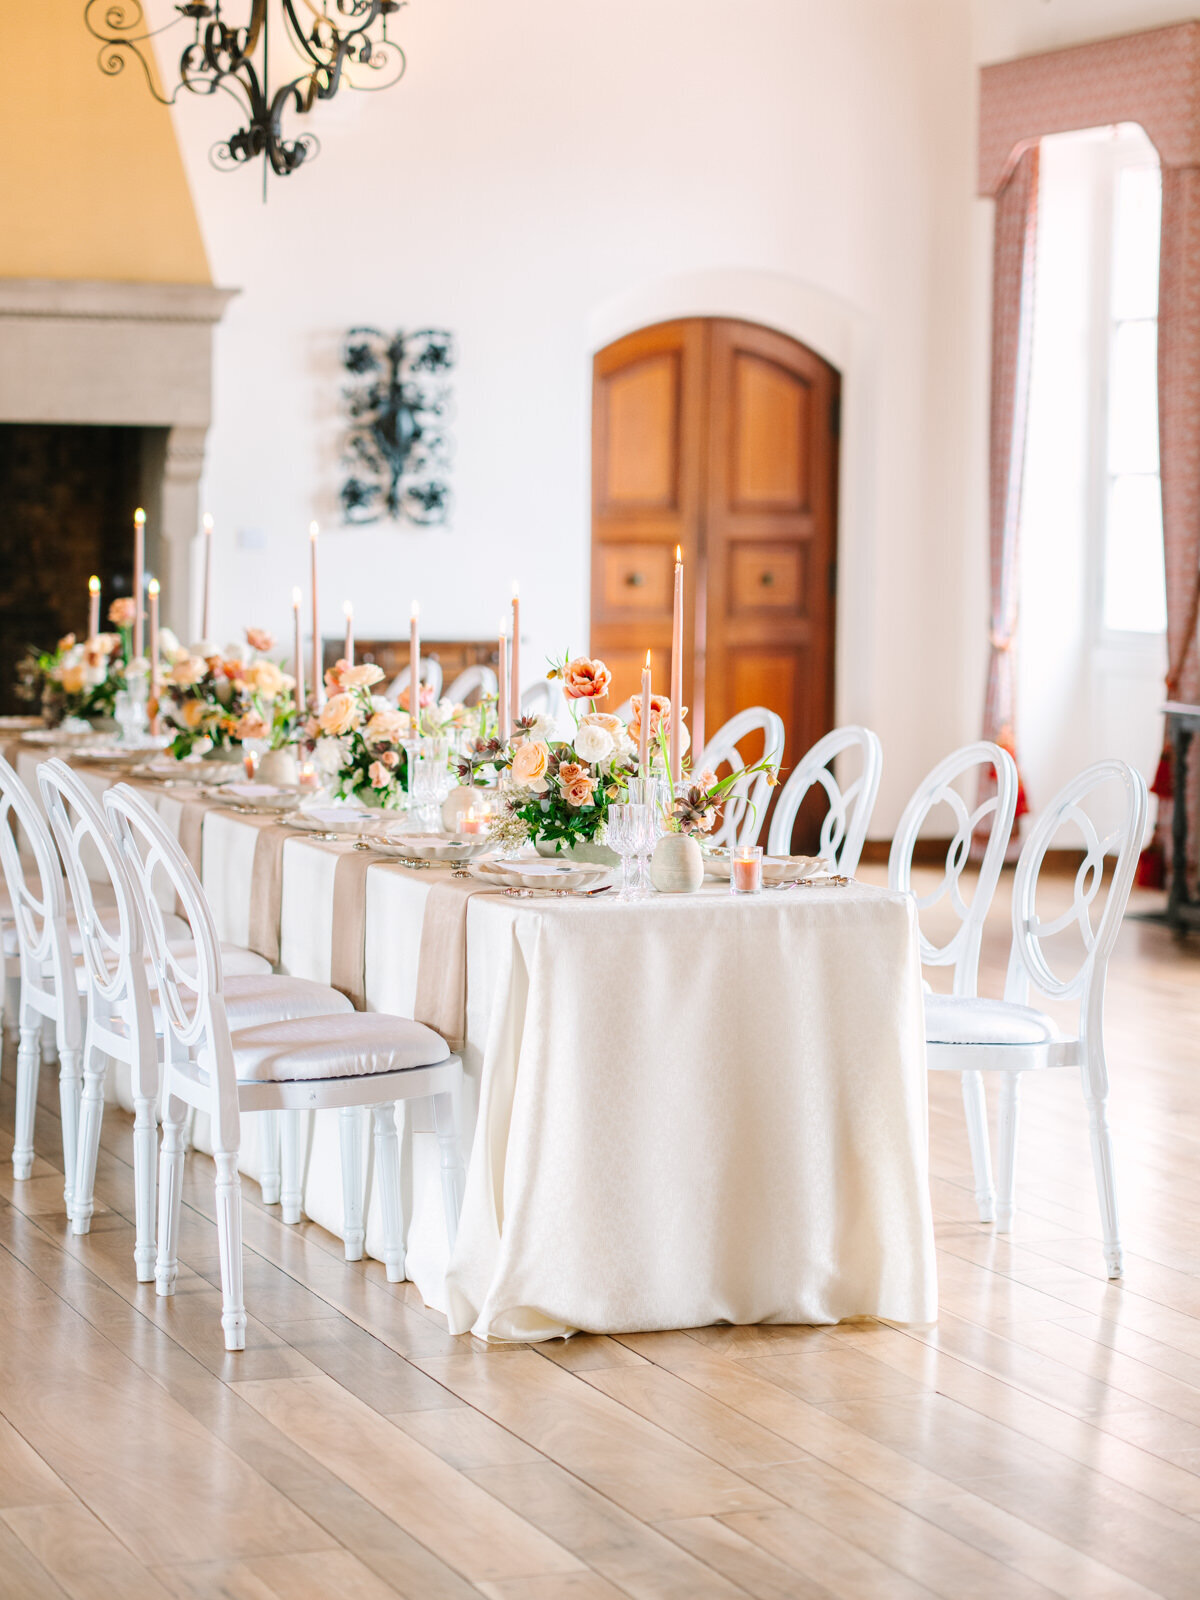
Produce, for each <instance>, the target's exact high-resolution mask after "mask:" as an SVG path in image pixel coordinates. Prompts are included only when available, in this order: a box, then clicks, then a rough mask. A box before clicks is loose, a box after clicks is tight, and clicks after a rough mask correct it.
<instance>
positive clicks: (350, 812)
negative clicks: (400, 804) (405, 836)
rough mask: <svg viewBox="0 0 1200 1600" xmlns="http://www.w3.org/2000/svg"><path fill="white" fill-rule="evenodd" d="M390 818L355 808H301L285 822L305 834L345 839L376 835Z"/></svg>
mask: <svg viewBox="0 0 1200 1600" xmlns="http://www.w3.org/2000/svg"><path fill="white" fill-rule="evenodd" d="M390 820H391V819H390V818H384V817H381V816H380V814H379V812H378V811H368V810H367V809H366V807H365V806H364V807H362V808H361V809H360V808H358V807H355V806H302V807H301V808H300V810H299V811H293V812H292V813H291V815H290V816H289V817H288V818H287V822H288V823H289V825H290V826H291V827H293V828H302V829H304V830H305V831H306V832H307V833H341V834H345V836H346V838H347V839H351V838H357V837H359V836H360V835H362V834H366V833H378V832H379V830H380V828H381V827H385V826H387V823H388V822H389V821H390Z"/></svg>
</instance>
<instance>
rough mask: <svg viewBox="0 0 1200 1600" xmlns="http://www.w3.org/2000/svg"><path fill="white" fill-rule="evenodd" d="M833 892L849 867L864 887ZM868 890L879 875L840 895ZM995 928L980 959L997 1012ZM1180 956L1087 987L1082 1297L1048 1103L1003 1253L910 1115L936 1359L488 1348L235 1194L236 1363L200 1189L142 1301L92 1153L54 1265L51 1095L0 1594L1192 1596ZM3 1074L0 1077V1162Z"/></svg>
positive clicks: (1067, 1181)
mask: <svg viewBox="0 0 1200 1600" xmlns="http://www.w3.org/2000/svg"><path fill="white" fill-rule="evenodd" d="M866 875H868V874H866V873H864V876H866ZM869 875H871V876H878V873H875V872H872V873H870V874H869ZM1006 948H1007V935H1006V930H1005V924H1004V910H1003V907H1002V906H998V908H997V911H996V912H995V913H994V915H993V919H992V925H991V928H990V929H989V938H988V946H987V952H986V956H985V987H987V988H988V989H989V990H990V992H997V991H998V988H999V985H1000V983H1001V981H1002V973H1003V964H1004V959H1005V954H1006ZM1198 1040H1200V940H1197V941H1194V942H1193V943H1192V944H1191V946H1190V947H1189V946H1180V945H1178V944H1176V943H1175V942H1174V941H1172V940H1171V938H1170V937H1169V936H1168V935H1167V934H1166V933H1165V932H1164V931H1163V930H1161V929H1160V928H1157V927H1153V926H1150V925H1147V924H1139V923H1136V922H1129V923H1127V925H1126V928H1125V930H1124V932H1123V934H1122V938H1121V943H1120V947H1119V949H1118V953H1117V956H1116V959H1115V962H1114V966H1113V971H1112V980H1111V986H1110V1006H1109V1047H1110V1056H1111V1061H1112V1067H1113V1080H1114V1090H1113V1117H1114V1126H1115V1131H1116V1135H1117V1140H1118V1145H1117V1155H1118V1161H1119V1179H1120V1184H1121V1199H1122V1204H1123V1210H1124V1231H1125V1238H1126V1246H1127V1262H1128V1267H1127V1276H1126V1278H1125V1280H1124V1282H1123V1283H1122V1284H1121V1285H1119V1286H1117V1285H1112V1284H1109V1283H1107V1282H1106V1281H1105V1279H1104V1277H1103V1275H1102V1265H1101V1256H1100V1250H1099V1244H1098V1238H1097V1219H1096V1207H1095V1201H1094V1198H1093V1193H1092V1188H1091V1175H1090V1169H1089V1164H1088V1156H1087V1146H1086V1135H1085V1127H1084V1120H1083V1113H1082V1108H1081V1104H1080V1097H1079V1093H1078V1084H1077V1082H1076V1081H1075V1080H1074V1079H1073V1078H1071V1077H1069V1076H1067V1075H1063V1076H1061V1077H1058V1078H1055V1079H1053V1080H1049V1079H1047V1080H1042V1081H1040V1082H1038V1083H1035V1084H1033V1085H1031V1086H1030V1088H1029V1090H1028V1092H1027V1093H1026V1095H1025V1100H1024V1106H1023V1111H1024V1122H1023V1139H1022V1147H1021V1158H1020V1197H1019V1198H1020V1206H1021V1211H1020V1216H1019V1219H1018V1224H1017V1228H1016V1231H1015V1233H1014V1234H1013V1235H1012V1237H1011V1238H1008V1239H1002V1238H998V1237H996V1236H995V1235H994V1234H993V1232H992V1230H991V1229H990V1228H986V1227H982V1226H980V1225H979V1224H978V1223H977V1222H976V1221H975V1220H974V1218H973V1209H972V1202H971V1196H970V1179H969V1173H968V1170H967V1162H966V1144H965V1136H964V1132H963V1126H962V1117H961V1111H960V1103H959V1100H958V1090H957V1083H956V1082H955V1081H936V1082H934V1083H933V1084H932V1086H931V1140H932V1166H933V1197H934V1206H935V1212H936V1216H937V1222H938V1236H939V1244H940V1253H939V1270H940V1284H941V1303H942V1316H941V1320H940V1322H939V1324H938V1326H937V1328H936V1329H935V1330H932V1331H929V1332H918V1331H911V1330H899V1329H894V1328H889V1327H884V1326H881V1325H877V1324H870V1323H864V1324H858V1325H855V1326H847V1327H842V1328H836V1329H807V1328H729V1327H714V1328H700V1329H695V1330H693V1331H691V1332H688V1333H668V1334H643V1335H639V1336H636V1337H629V1338H622V1339H620V1340H616V1339H604V1338H586V1339H585V1338H580V1339H576V1340H573V1341H571V1342H570V1343H567V1344H565V1345H564V1344H562V1343H552V1344H545V1345H540V1346H535V1347H527V1348H520V1349H504V1350H489V1349H484V1348H482V1347H480V1346H479V1345H477V1344H474V1343H473V1342H472V1341H471V1340H470V1339H469V1338H461V1339H453V1338H450V1337H449V1336H448V1335H447V1333H446V1332H445V1329H444V1325H443V1323H442V1322H441V1319H440V1318H439V1317H438V1316H437V1315H436V1314H434V1313H432V1312H429V1311H427V1310H426V1309H425V1308H424V1307H423V1306H422V1305H421V1303H420V1300H419V1297H418V1296H417V1295H416V1294H415V1293H414V1292H413V1291H412V1289H411V1288H410V1286H408V1285H400V1286H396V1287H389V1286H388V1284H387V1283H386V1281H385V1279H384V1275H383V1271H382V1268H381V1267H380V1266H378V1265H377V1264H375V1263H365V1264H359V1265H354V1266H349V1265H347V1264H346V1263H345V1262H344V1261H343V1260H342V1259H341V1251H340V1245H339V1243H338V1241H336V1240H335V1239H333V1238H331V1237H330V1236H329V1235H327V1234H325V1233H323V1232H322V1231H321V1230H320V1229H318V1228H317V1227H315V1226H313V1225H304V1226H302V1227H300V1228H297V1229H290V1228H285V1227H284V1226H283V1225H282V1224H281V1222H280V1221H279V1218H278V1213H277V1212H272V1211H269V1210H265V1209H264V1208H263V1207H262V1206H261V1204H260V1203H259V1196H258V1190H257V1187H256V1186H255V1185H254V1184H252V1183H247V1184H246V1187H245V1203H246V1204H245V1209H246V1238H247V1264H246V1290H247V1303H248V1306H249V1310H250V1328H249V1337H248V1346H249V1347H248V1349H247V1350H246V1352H245V1353H244V1354H242V1355H239V1356H226V1355H225V1354H224V1352H223V1351H222V1349H221V1344H220V1333H219V1326H218V1322H217V1308H218V1294H217V1289H216V1287H215V1284H216V1280H217V1262H216V1244H215V1233H214V1228H213V1224H212V1172H211V1168H210V1166H209V1164H208V1163H207V1161H206V1160H205V1159H204V1158H202V1157H192V1158H190V1160H189V1172H188V1178H187V1187H186V1195H185V1198H186V1221H185V1226H184V1236H183V1251H182V1256H183V1261H184V1263H185V1266H184V1268H183V1270H182V1272H181V1280H180V1284H179V1293H178V1295H177V1296H176V1298H175V1300H174V1301H173V1302H170V1303H167V1302H163V1301H156V1299H155V1296H154V1292H153V1288H152V1287H140V1288H139V1287H138V1286H137V1285H135V1283H134V1281H133V1272H132V1244H131V1223H130V1217H131V1214H132V1212H131V1207H132V1185H131V1174H130V1169H129V1164H128V1157H129V1137H128V1127H127V1125H126V1123H125V1121H124V1119H123V1118H122V1117H121V1116H120V1114H113V1115H111V1116H109V1117H108V1119H107V1122H106V1132H105V1148H104V1152H103V1157H102V1165H101V1172H100V1179H99V1187H98V1199H99V1200H100V1201H102V1202H103V1210H102V1211H101V1214H99V1215H98V1216H97V1218H96V1221H95V1223H94V1226H93V1232H92V1234H91V1236H90V1237H89V1238H86V1239H82V1240H74V1239H71V1238H70V1237H69V1236H68V1235H67V1233H66V1230H65V1227H64V1222H63V1217H62V1178H61V1173H60V1170H59V1167H58V1165H57V1163H58V1160H59V1158H58V1124H57V1117H56V1095H55V1085H54V1082H53V1078H52V1074H51V1073H49V1072H47V1073H46V1074H45V1075H44V1081H43V1085H42V1095H41V1105H40V1109H39V1136H38V1147H39V1153H40V1156H41V1159H40V1160H39V1162H38V1164H37V1167H36V1169H35V1176H34V1178H33V1179H32V1180H31V1181H29V1182H27V1183H24V1184H14V1183H13V1182H12V1180H11V1177H10V1176H9V1175H8V1174H9V1172H10V1170H11V1169H10V1168H9V1166H8V1162H7V1159H5V1160H4V1164H3V1169H2V1175H0V1594H2V1595H3V1596H4V1597H5V1600H17V1597H24V1596H30V1597H33V1596H38V1597H42V1596H55V1597H61V1596H64V1595H69V1596H72V1597H75V1600H109V1597H115V1596H120V1597H122V1600H140V1597H149V1596H157V1597H162V1596H165V1595H175V1596H187V1597H201V1596H203V1597H209V1596H227V1597H236V1600H270V1597H278V1600H307V1597H309V1596H312V1597H318V1596H319V1597H321V1600H325V1597H328V1596H334V1595H336V1596H339V1597H340V1600H384V1597H387V1596H395V1595H403V1596H407V1597H409V1600H466V1597H469V1596H479V1595H486V1596H490V1597H492V1600H560V1597H561V1600H603V1597H609V1600H613V1597H617V1596H636V1597H645V1600H663V1597H671V1600H707V1597H713V1600H716V1597H718V1596H721V1597H732V1596H745V1595H751V1596H759V1597H763V1600H785V1597H786V1600H799V1597H808V1596H812V1597H827V1596H837V1597H839V1600H841V1597H845V1600H863V1597H881V1600H909V1597H916V1596H921V1595H940V1596H944V1597H946V1600H960V1597H963V1596H971V1597H994V1600H1034V1597H1042V1596H1050V1595H1058V1596H1064V1597H1069V1600H1079V1597H1087V1600H1101V1597H1103V1600H1116V1597H1118V1596H1120V1597H1133V1596H1142V1597H1144V1596H1147V1595H1167V1596H1175V1597H1180V1600H1183V1597H1192V1596H1195V1595H1196V1594H1197V1593H1200V1081H1198V1080H1200V1073H1198V1069H1200V1047H1198ZM12 1069H13V1063H12V1058H11V1053H10V1054H8V1055H6V1057H5V1061H4V1071H3V1080H2V1082H0V1127H2V1129H3V1138H4V1141H5V1143H4V1155H5V1158H7V1142H8V1141H9V1140H10V1139H11V1130H12Z"/></svg>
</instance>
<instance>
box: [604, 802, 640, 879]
mask: <svg viewBox="0 0 1200 1600" xmlns="http://www.w3.org/2000/svg"><path fill="white" fill-rule="evenodd" d="M639 809H641V808H640V807H638V806H629V805H622V806H609V808H608V842H609V844H610V845H611V846H612V848H613V849H614V850H615V851H616V852H617V854H618V855H619V856H620V858H621V890H620V893H619V894H618V895H617V899H618V900H632V899H633V898H634V895H635V893H636V891H637V846H638V831H637V829H638V823H637V818H636V812H637V811H638V810H639Z"/></svg>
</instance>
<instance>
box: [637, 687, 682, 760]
mask: <svg viewBox="0 0 1200 1600" xmlns="http://www.w3.org/2000/svg"><path fill="white" fill-rule="evenodd" d="M629 704H630V708H631V709H630V713H629V737H630V738H631V739H632V740H633V742H634V744H640V743H641V741H642V697H641V695H640V694H635V695H634V696H633V697H632V699H631V700H630V702H629ZM681 715H682V716H685V717H686V716H687V707H686V706H684V708H683V711H682V713H681ZM660 730H661V732H662V736H663V738H667V737H669V736H670V732H671V702H670V700H669V699H668V698H667V696H666V695H665V694H652V695H651V696H650V743H651V744H652V745H654V744H657V743H658V739H659V732H660ZM680 733H681V738H680V743H681V745H682V746H683V748H684V749H685V750H686V749H687V747H688V744H689V742H690V740H689V735H688V730H687V723H686V722H685V723H684V725H683V727H682V729H681V730H680Z"/></svg>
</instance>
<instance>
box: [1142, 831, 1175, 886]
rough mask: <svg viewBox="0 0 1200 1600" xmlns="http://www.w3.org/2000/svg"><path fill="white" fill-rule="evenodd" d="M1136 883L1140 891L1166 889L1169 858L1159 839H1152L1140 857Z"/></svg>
mask: <svg viewBox="0 0 1200 1600" xmlns="http://www.w3.org/2000/svg"><path fill="white" fill-rule="evenodd" d="M1134 881H1135V883H1136V884H1137V886H1138V888H1139V889H1165V888H1166V886H1167V858H1166V854H1165V852H1164V851H1163V847H1162V845H1161V844H1160V843H1159V841H1158V840H1157V839H1151V841H1150V843H1149V844H1148V845H1147V846H1146V848H1145V849H1144V850H1143V851H1142V853H1141V855H1140V856H1139V857H1138V864H1137V875H1136V877H1135V879H1134Z"/></svg>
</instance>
